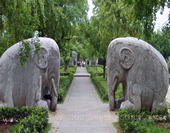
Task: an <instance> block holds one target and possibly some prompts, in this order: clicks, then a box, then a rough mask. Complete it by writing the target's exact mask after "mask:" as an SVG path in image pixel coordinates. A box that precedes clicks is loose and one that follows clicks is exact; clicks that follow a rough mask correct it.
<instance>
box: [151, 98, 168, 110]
mask: <svg viewBox="0 0 170 133" xmlns="http://www.w3.org/2000/svg"><path fill="white" fill-rule="evenodd" d="M164 108H168V106H167V103H166V102H165V101H164V102H161V103H160V102H159V101H157V100H154V102H153V104H152V112H156V111H157V109H164Z"/></svg>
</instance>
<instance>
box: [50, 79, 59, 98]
mask: <svg viewBox="0 0 170 133" xmlns="http://www.w3.org/2000/svg"><path fill="white" fill-rule="evenodd" d="M51 81H52V86H53V90H54V94H55V96H56V97H58V93H57V88H56V86H55V82H54V78H52V79H51Z"/></svg>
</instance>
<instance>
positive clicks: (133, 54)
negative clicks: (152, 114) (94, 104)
mask: <svg viewBox="0 0 170 133" xmlns="http://www.w3.org/2000/svg"><path fill="white" fill-rule="evenodd" d="M107 74H108V75H107V80H108V89H109V90H108V92H109V105H110V110H114V108H115V107H116V102H115V97H114V95H115V92H116V90H117V86H118V85H119V83H122V84H123V94H124V99H125V101H124V102H122V103H121V107H122V108H125V107H130V108H135V109H137V108H142V107H149V108H150V109H151V110H152V111H155V109H158V108H163V107H167V104H166V103H165V101H164V99H165V96H166V94H167V90H168V66H167V63H166V61H165V59H164V58H163V56H162V55H161V54H160V53H159V52H158V51H157V50H156V49H155V48H154V47H152V46H151V45H150V44H148V43H147V42H145V41H142V40H138V39H137V38H133V37H126V38H117V39H115V40H113V41H112V42H111V43H110V45H109V47H108V53H107Z"/></svg>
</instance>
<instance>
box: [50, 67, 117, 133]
mask: <svg viewBox="0 0 170 133" xmlns="http://www.w3.org/2000/svg"><path fill="white" fill-rule="evenodd" d="M81 73H86V74H87V71H86V69H85V68H77V71H76V74H79V75H81ZM115 121H118V115H117V112H110V111H109V105H108V104H103V103H102V102H101V100H100V98H99V97H98V95H97V93H96V90H95V88H94V87H93V84H92V83H91V81H90V77H74V79H73V81H72V84H71V86H70V89H69V91H68V94H67V96H66V99H65V102H64V104H59V105H58V110H57V111H56V112H55V113H53V112H51V113H50V117H49V122H50V123H52V128H51V131H50V132H49V133H56V132H57V133H116V132H117V131H116V128H115V127H114V126H113V124H112V123H113V122H115Z"/></svg>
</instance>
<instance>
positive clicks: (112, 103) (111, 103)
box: [109, 93, 115, 111]
mask: <svg viewBox="0 0 170 133" xmlns="http://www.w3.org/2000/svg"><path fill="white" fill-rule="evenodd" d="M109 107H110V111H114V109H115V96H114V94H113V93H112V94H109Z"/></svg>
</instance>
